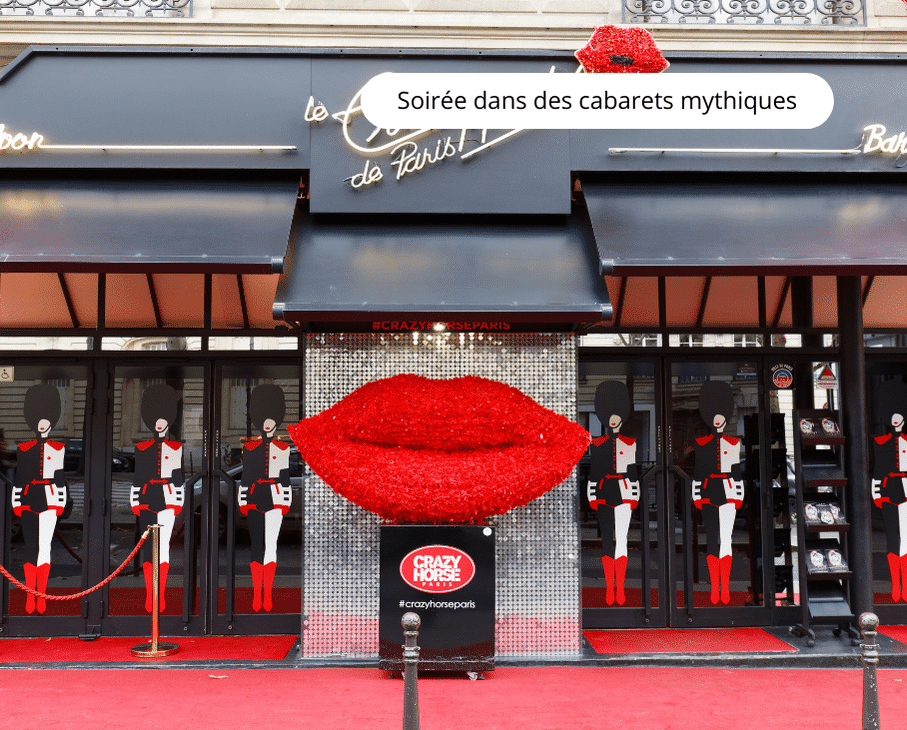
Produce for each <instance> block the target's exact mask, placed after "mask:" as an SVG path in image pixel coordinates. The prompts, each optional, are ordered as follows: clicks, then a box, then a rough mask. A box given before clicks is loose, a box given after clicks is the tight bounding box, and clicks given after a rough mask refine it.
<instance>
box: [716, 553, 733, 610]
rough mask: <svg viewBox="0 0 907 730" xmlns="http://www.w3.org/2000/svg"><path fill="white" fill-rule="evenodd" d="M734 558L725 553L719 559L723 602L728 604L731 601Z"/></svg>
mask: <svg viewBox="0 0 907 730" xmlns="http://www.w3.org/2000/svg"><path fill="white" fill-rule="evenodd" d="M733 560H734V558H733V557H732V556H731V555H725V556H724V557H723V558H720V559H719V560H718V569H719V573H720V575H721V602H722V603H723V604H724V605H725V606H727V605H728V604H729V603H730V602H731V586H730V581H731V562H732V561H733Z"/></svg>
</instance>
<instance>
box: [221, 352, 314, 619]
mask: <svg viewBox="0 0 907 730" xmlns="http://www.w3.org/2000/svg"><path fill="white" fill-rule="evenodd" d="M265 365H267V366H274V365H284V366H292V367H295V368H298V378H299V414H300V418H301V417H302V396H303V383H304V379H303V361H302V360H301V359H300V358H299V357H298V356H296V357H295V358H286V359H277V358H269V359H268V361H267V363H263V362H261V361H258V362H256V361H252V360H248V361H245V362H244V363H242V364H240V365H239V367H246V368H248V371H249V372H253V371H254V370H255V369H258V368H261V367H263V366H265ZM234 366H236V363H235V362H234V361H230V362H229V363H226V362H218V363H216V364H215V369H214V377H213V379H212V383H211V391H212V393H211V396H212V397H211V400H212V402H213V404H214V409H213V413H212V416H213V423H214V425H215V430H214V439H213V447H212V448H211V449H210V452H211V453H210V462H209V473H210V474H211V475H212V479H210V480H209V481H210V482H211V483H212V484H213V483H215V480H221V479H223V480H224V481H225V482H226V483H227V484H229V485H230V487H231V493H232V494H235V493H236V482H235V481H234V480H233V479H232V478H231V477H230V476H229V475H228V474H226V473H225V472H224V470H223V469H221V468H220V463H219V458H218V454H219V453H220V449H221V446H222V439H221V436H222V434H221V425H222V423H223V420H222V418H223V405H224V404H223V402H222V398H221V397H220V395H219V394H220V393H222V392H223V391H222V388H221V384H222V382H223V381H224V378H225V377H226V376H225V375H224V370H225V369H226V368H228V367H234ZM247 377H248V376H247ZM286 425H287V424H286V422H284V424H283V425H282V426H281V428H282V429H283V430H286ZM218 492H219V490H218ZM300 499H301V500H303V502H302V504H301V505H300V509H302V510H303V513H302V520H301V525H300V529H301V532H300V538H299V539H300V546H299V547H300V556H301V558H300V559H302V555H304V549H303V548H304V545H303V544H302V542H303V539H304V525H305V512H304V510H305V504H304V495H300ZM215 507H217V508H218V509H219V500H218V499H215V498H211V500H209V524H210V528H209V541H208V544H209V550H208V553H207V557H208V565H210V566H211V573H210V585H211V589H210V597H211V598H210V601H209V616H208V619H209V625H210V626H211V632H212V633H214V634H295V633H297V632H298V631H299V627H300V614H298V613H273V614H272V613H237V612H236V605H235V595H236V594H235V586H236V534H235V529H234V526H235V524H236V520H235V517H236V511H237V510H238V508H239V506H238V503H237V501H236V499H229V500H228V501H227V515H226V541H225V544H224V545H221V544H220V541H219V540H218V539H217V535H216V531H217V520H218V514H217V512H216V511H214V508H215ZM221 553H223V555H224V557H225V558H226V561H225V565H226V566H227V567H228V570H227V571H226V574H225V576H224V577H225V582H226V586H225V587H226V601H225V611H224V613H220V609H219V603H218V590H219V586H220V574H219V570H220V563H221ZM299 575H300V581H301V580H302V578H301V575H302V570H301V566H300V571H299ZM301 590H302V584H301V582H300V591H301ZM301 605H302V604H301Z"/></svg>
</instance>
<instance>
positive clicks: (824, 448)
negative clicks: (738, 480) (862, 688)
mask: <svg viewBox="0 0 907 730" xmlns="http://www.w3.org/2000/svg"><path fill="white" fill-rule="evenodd" d="M843 447H844V436H843V433H842V431H841V422H840V416H839V413H838V412H837V411H824V410H801V411H794V450H795V457H796V471H797V543H798V544H797V553H798V556H799V569H800V571H799V572H800V605H801V608H802V620H801V622H800V623H799V624H798V625H797V626H794V627H793V628H792V631H793V633H794V634H795V635H797V636H805V637H806V644H807V646H814V645H815V639H816V635H815V632H814V631H813V630H812V628H811V627H812V626H814V625H831V626H834V627H835V629H834V634H835V636H838V635H840V634H841V633H842V632H846V633H847V634H848V635H849V636H850V638H851V641H852V642H853V644H854V645H857V644H859V643H860V632H859V630H858V629H857V628H856V626H855V623H854V622H855V617H854V615H853V611H852V609H851V607H850V583H849V581H850V578H851V577H853V573H852V572H851V570H850V568H849V558H848V553H847V541H846V539H845V536H846V533H847V531H848V530H849V529H850V525H849V524H848V522H847V517H846V510H845V493H846V490H847V479H846V477H845V476H844V449H843Z"/></svg>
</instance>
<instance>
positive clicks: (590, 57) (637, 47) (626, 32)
mask: <svg viewBox="0 0 907 730" xmlns="http://www.w3.org/2000/svg"><path fill="white" fill-rule="evenodd" d="M573 55H575V56H576V59H577V60H578V61H579V62H580V63H581V64H582V65H583V69H585V71H586V72H587V73H599V74H600V73H631V74H632V73H649V74H654V73H660V72H661V71H664V70H665V69H666V68H667V67H668V66H669V65H670V64H668V62H667V61H666V60H665V57H664V56H662V55H661V51H659V50H658V46H656V45H655V39H654V38H652V34H651V33H649V31H647V30H645V29H644V28H618V27H617V26H614V25H602V26H599V27H598V28H596V29H595V32H594V33H593V34H592V37H591V38H590V39H589V42H588V43H587V44H586V45H585V46H583V47H582V48H580V49H579V50H578V51H577V52H576V53H575V54H573Z"/></svg>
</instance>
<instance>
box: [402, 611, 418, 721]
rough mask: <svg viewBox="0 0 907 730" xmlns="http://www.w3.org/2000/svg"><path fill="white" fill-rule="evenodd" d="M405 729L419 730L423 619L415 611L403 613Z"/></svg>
mask: <svg viewBox="0 0 907 730" xmlns="http://www.w3.org/2000/svg"><path fill="white" fill-rule="evenodd" d="M400 623H401V624H402V625H403V636H404V640H405V642H406V643H404V645H403V730H419V684H418V671H419V647H418V646H416V639H417V638H418V637H419V627H420V626H421V625H422V619H420V618H419V615H418V614H416V613H413V612H411V611H410V612H408V613H404V614H403V619H402V620H401V621H400Z"/></svg>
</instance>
